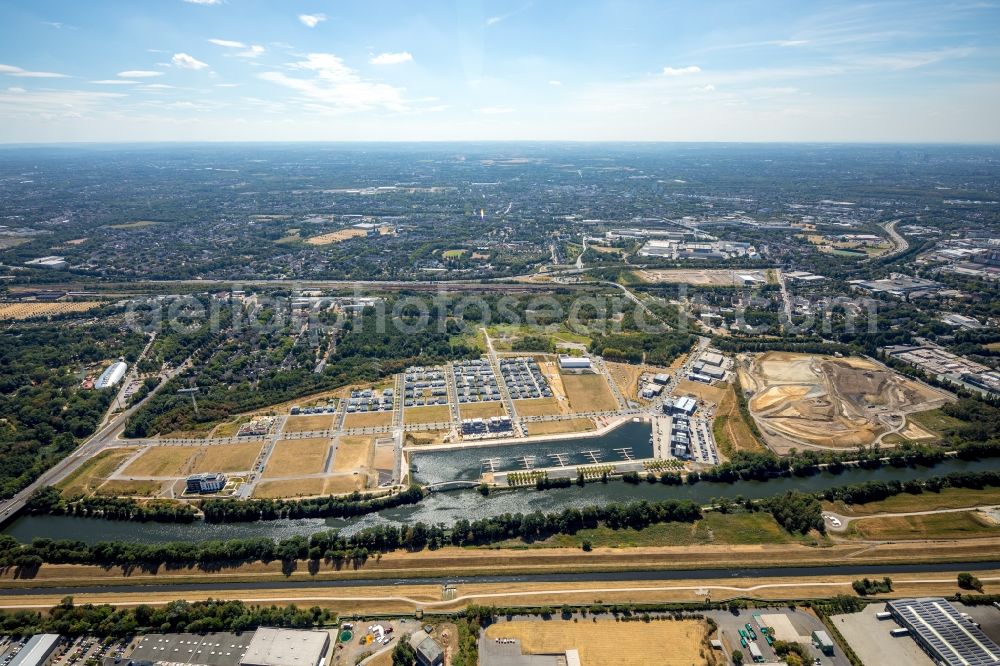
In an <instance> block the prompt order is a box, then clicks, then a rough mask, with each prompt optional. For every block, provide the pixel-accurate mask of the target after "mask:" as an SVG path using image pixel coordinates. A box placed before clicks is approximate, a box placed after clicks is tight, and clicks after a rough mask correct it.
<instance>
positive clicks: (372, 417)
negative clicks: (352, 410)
mask: <svg viewBox="0 0 1000 666" xmlns="http://www.w3.org/2000/svg"><path fill="white" fill-rule="evenodd" d="M390 425H392V412H364V413H356V414H347V415H346V416H345V417H344V427H345V428H381V427H384V426H390Z"/></svg>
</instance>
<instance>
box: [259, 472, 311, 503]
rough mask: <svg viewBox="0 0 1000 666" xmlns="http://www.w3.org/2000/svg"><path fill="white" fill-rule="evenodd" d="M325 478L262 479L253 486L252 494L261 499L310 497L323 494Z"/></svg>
mask: <svg viewBox="0 0 1000 666" xmlns="http://www.w3.org/2000/svg"><path fill="white" fill-rule="evenodd" d="M325 484H326V479H324V478H322V477H311V478H308V479H284V480H282V481H262V482H261V483H258V484H257V487H256V488H254V491H253V496H254V497H260V498H262V499H275V498H278V497H311V496H313V495H323V494H324V492H323V488H324V485H325Z"/></svg>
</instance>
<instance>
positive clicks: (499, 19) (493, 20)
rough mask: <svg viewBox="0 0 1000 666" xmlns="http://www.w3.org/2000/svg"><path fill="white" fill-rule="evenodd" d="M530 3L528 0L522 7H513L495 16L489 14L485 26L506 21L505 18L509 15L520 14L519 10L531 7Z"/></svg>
mask: <svg viewBox="0 0 1000 666" xmlns="http://www.w3.org/2000/svg"><path fill="white" fill-rule="evenodd" d="M531 5H532V3H530V2H529V3H528V4H526V5H524V6H523V7H520V8H518V9H515V10H514V11H512V12H507V13H506V14H499V15H497V16H491V17H489V18H488V19H486V25H487V27H489V26H494V25H496V24H497V23H502V22H504V21H506V20H507V19H509V18H510V17H511V16H516V15H517V14H520V13H521V12H523V11H525V10H528V9H531Z"/></svg>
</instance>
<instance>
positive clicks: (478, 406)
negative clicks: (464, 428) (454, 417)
mask: <svg viewBox="0 0 1000 666" xmlns="http://www.w3.org/2000/svg"><path fill="white" fill-rule="evenodd" d="M458 409H459V413H460V414H461V416H462V418H463V419H488V418H489V417H491V416H503V415H504V410H503V403H502V402H500V401H499V400H493V401H490V402H468V403H465V404H464V405H461V406H460V407H459V408H458Z"/></svg>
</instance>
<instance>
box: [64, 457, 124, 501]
mask: <svg viewBox="0 0 1000 666" xmlns="http://www.w3.org/2000/svg"><path fill="white" fill-rule="evenodd" d="M136 451H138V449H109V450H107V451H101V452H100V453H98V454H97V455H96V456H94V457H93V458H91V459H90V460H88V461H87V462H86V463H84V464H83V465H81V466H80V467H78V468H77V469H76V470H75V471H74V472H73V473H72V474H70V475H69V476H67V477H66V478H65V479H63V480H62V481H60V482H59V484H58V486H56V487H57V488H59V489H60V490H61V491H62V494H63V497H73V496H74V495H89V494H90V493H92V492H94V491H95V490H96V489H97V487H98V486H100V485H101V484H102V483H103V482H104V480H105V479H107V478H108V477H109V476H111V474H112V472H114V471H115V470H116V469H118V467H119V465H121V464H122V463H123V462H125V461H126V460H128V459H129V457H131V456H132V455H133V454H135V452H136Z"/></svg>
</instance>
